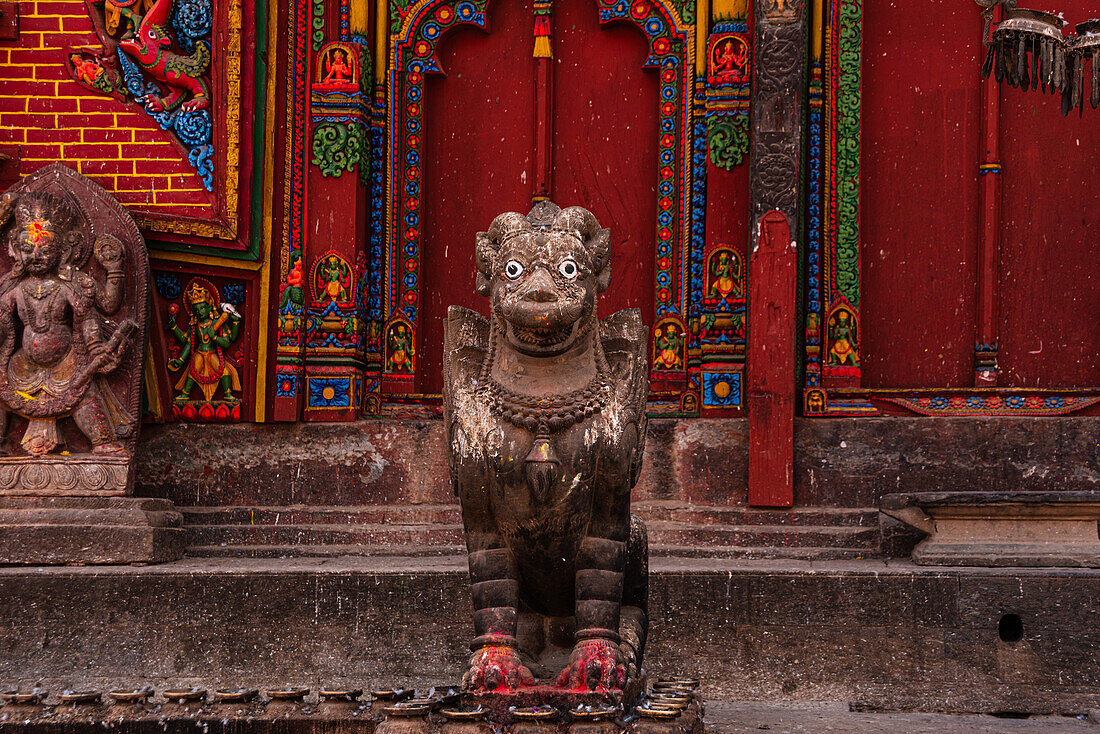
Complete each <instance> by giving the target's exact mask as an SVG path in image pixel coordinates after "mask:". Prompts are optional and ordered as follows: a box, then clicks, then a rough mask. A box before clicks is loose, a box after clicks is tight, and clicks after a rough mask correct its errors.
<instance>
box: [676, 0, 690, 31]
mask: <svg viewBox="0 0 1100 734" xmlns="http://www.w3.org/2000/svg"><path fill="white" fill-rule="evenodd" d="M672 4H673V5H675V6H676V10H677V11H679V13H680V19H681V20H683V21H684V23H686V24H687V25H695V0H672Z"/></svg>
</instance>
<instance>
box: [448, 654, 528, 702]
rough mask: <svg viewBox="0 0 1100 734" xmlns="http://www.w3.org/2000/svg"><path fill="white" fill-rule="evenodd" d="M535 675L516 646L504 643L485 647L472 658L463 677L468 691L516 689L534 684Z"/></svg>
mask: <svg viewBox="0 0 1100 734" xmlns="http://www.w3.org/2000/svg"><path fill="white" fill-rule="evenodd" d="M534 682H535V676H533V675H532V674H531V671H530V670H528V669H527V667H526V666H525V665H524V664H523V663H522V662H521V661H520V659H519V654H518V653H517V652H516V651H515V649H514V648H511V647H505V646H503V645H492V646H489V647H483V648H481V649H480V650H478V651H477V652H475V653H474V655H473V657H471V658H470V669H469V670H468V671H466V675H464V676H463V677H462V688H463V689H464V690H467V691H473V692H479V691H495V690H498V689H501V688H503V689H506V690H512V691H514V690H516V689H517V688H519V687H520V686H529V685H533V684H534Z"/></svg>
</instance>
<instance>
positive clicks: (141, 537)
mask: <svg viewBox="0 0 1100 734" xmlns="http://www.w3.org/2000/svg"><path fill="white" fill-rule="evenodd" d="M182 525H183V516H182V515H181V514H180V513H179V512H177V511H176V508H175V506H174V505H173V504H172V503H171V502H169V501H168V500H163V499H144V498H135V497H11V496H8V497H5V496H0V563H8V564H31V565H58V564H117V563H162V562H164V561H174V560H177V559H179V558H182V557H183V551H184V545H185V539H184V530H183V528H182Z"/></svg>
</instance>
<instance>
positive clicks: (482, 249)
mask: <svg viewBox="0 0 1100 734" xmlns="http://www.w3.org/2000/svg"><path fill="white" fill-rule="evenodd" d="M496 251H497V243H494V242H493V241H492V239H490V237H489V233H488V232H478V233H477V244H476V245H475V247H474V260H475V262H476V263H477V277H476V279H475V280H474V290H475V291H477V294H478V295H479V296H487V295H489V284H490V282H491V281H492V280H493V256H494V255H495V254H496Z"/></svg>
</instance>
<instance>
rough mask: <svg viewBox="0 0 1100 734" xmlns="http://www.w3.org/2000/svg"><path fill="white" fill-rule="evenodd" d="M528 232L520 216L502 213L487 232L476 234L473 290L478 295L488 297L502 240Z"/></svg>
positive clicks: (527, 224) (529, 225)
mask: <svg viewBox="0 0 1100 734" xmlns="http://www.w3.org/2000/svg"><path fill="white" fill-rule="evenodd" d="M530 230H531V224H530V223H529V222H528V221H527V218H526V217H524V216H523V215H522V214H520V213H518V212H504V213H503V214H499V215H497V218H496V219H494V220H493V223H492V224H490V225H489V231H488V232H478V233H477V245H476V248H475V251H474V252H475V255H474V257H475V259H476V260H477V281H476V282H475V284H474V290H476V291H477V293H478V295H482V296H487V295H489V286H490V285H491V283H492V280H493V263H494V260H496V255H497V253H498V252H499V251H500V244H501V243H502V242H503V241H504V239H505V238H506V237H507V236H508V235H510V234H514V233H516V232H520V231H528V232H529V231H530Z"/></svg>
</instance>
